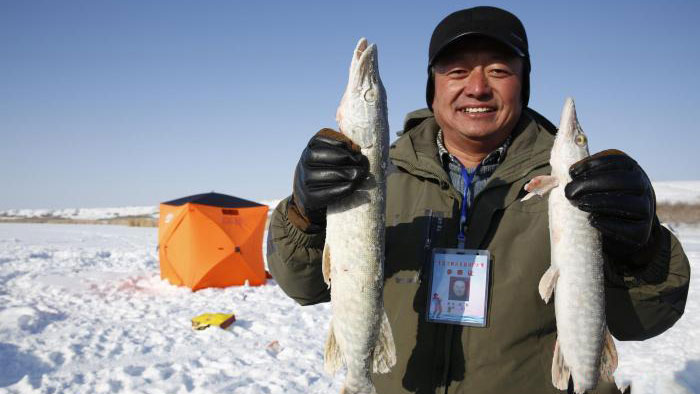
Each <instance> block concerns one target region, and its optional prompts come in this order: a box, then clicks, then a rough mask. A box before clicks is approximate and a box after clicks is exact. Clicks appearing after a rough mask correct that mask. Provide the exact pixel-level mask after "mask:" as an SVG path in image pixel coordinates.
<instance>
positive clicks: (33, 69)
mask: <svg viewBox="0 0 700 394" xmlns="http://www.w3.org/2000/svg"><path fill="white" fill-rule="evenodd" d="M477 4H486V5H496V6H500V7H503V8H506V9H508V10H510V11H512V12H513V13H515V14H516V15H518V16H519V17H520V18H521V20H522V21H523V23H524V24H525V28H526V30H527V33H528V38H529V42H530V52H531V57H532V68H533V71H532V74H531V85H532V88H531V99H530V106H531V107H532V108H534V109H536V110H538V111H539V112H541V113H542V114H544V115H545V116H547V117H548V118H549V119H550V120H552V121H553V122H554V123H555V124H557V123H558V122H559V113H560V110H561V106H562V104H563V102H564V98H565V97H566V96H573V97H574V98H575V100H576V104H577V110H578V114H579V119H580V121H581V124H582V126H583V129H584V130H585V131H586V133H587V134H588V137H589V140H590V143H591V148H592V150H593V151H598V150H601V149H605V148H618V149H622V150H624V151H626V152H627V153H628V154H630V155H631V156H632V157H634V158H635V159H637V160H638V161H639V162H640V164H641V165H642V166H643V167H644V168H645V170H646V171H647V173H648V174H649V175H650V177H651V178H652V180H687V179H696V180H697V179H700V159H699V158H698V155H699V154H698V147H700V136H699V134H700V132H699V130H698V125H697V121H696V115H697V113H698V111H700V110H699V109H698V108H697V107H698V105H699V104H700V100H699V99H700V73H699V72H698V71H697V70H698V66H699V65H700V45H699V44H698V41H697V40H698V37H700V27H698V26H699V24H698V23H697V21H696V19H697V15H698V14H700V2H697V1H664V2H661V1H656V2H651V1H616V2H604V1H580V2H553V1H527V2H525V1H521V2H512V3H507V2H483V3H473V2H465V1H461V2H457V1H439V2H433V1H431V2H429V1H425V2H406V1H383V2H375V1H352V2H351V1H343V2H331V1H301V0H300V1H294V2H291V1H279V2H270V1H261V2H242V1H241V2H234V1H61V2H58V1H19V0H16V1H10V0H8V1H3V2H0V141H2V142H1V143H0V185H2V193H0V209H8V208H60V207H105V206H122V205H155V204H158V203H159V202H161V201H167V200H171V199H175V198H178V197H182V196H185V195H189V194H195V193H201V192H206V191H211V190H214V191H217V192H221V193H228V194H233V195H237V196H239V197H243V198H248V199H253V200H260V199H273V198H281V197H284V196H285V195H287V194H288V193H289V191H290V190H291V182H292V174H293V171H294V166H295V164H296V161H297V160H298V157H299V153H300V152H301V150H302V149H303V147H304V145H305V143H306V142H307V141H308V139H309V138H310V136H311V135H313V134H314V133H315V132H316V131H317V130H318V129H320V128H321V127H335V120H334V116H335V110H336V107H337V104H338V102H339V99H340V96H341V95H342V91H343V89H344V87H345V83H346V80H347V69H348V65H349V60H350V55H351V52H352V50H353V48H354V46H355V43H356V41H357V39H358V38H360V37H362V36H364V37H367V38H368V39H369V40H370V42H376V43H377V45H378V48H379V66H380V72H381V75H382V79H383V81H384V84H385V87H386V90H387V94H388V101H389V117H390V125H391V129H392V134H393V132H395V131H397V130H400V129H401V128H402V121H403V117H404V115H405V114H406V113H407V112H408V111H411V110H413V109H417V108H420V107H424V106H425V102H424V97H425V92H424V89H425V74H426V71H425V69H426V58H427V46H428V42H429V39H430V34H431V32H432V30H433V28H434V27H435V25H436V24H437V23H438V22H439V21H440V20H441V19H442V18H443V17H444V16H446V15H447V14H449V13H450V12H452V11H456V10H459V9H461V8H465V7H467V6H471V5H477Z"/></svg>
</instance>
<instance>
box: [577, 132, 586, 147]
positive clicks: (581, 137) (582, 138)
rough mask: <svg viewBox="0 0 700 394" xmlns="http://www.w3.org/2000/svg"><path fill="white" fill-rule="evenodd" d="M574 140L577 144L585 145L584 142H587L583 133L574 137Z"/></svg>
mask: <svg viewBox="0 0 700 394" xmlns="http://www.w3.org/2000/svg"><path fill="white" fill-rule="evenodd" d="M574 142H575V143H576V145H578V146H586V143H587V142H588V139H587V138H586V136H585V135H584V134H579V135H577V136H576V137H575V138H574Z"/></svg>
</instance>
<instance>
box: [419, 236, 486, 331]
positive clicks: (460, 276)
mask: <svg viewBox="0 0 700 394" xmlns="http://www.w3.org/2000/svg"><path fill="white" fill-rule="evenodd" d="M431 262H432V264H431V266H432V267H431V270H430V282H429V288H430V293H429V294H428V309H427V311H428V313H427V314H426V316H427V320H428V321H429V322H434V323H448V324H460V325H463V326H476V327H485V326H486V315H487V314H486V308H487V306H488V293H489V286H488V284H489V269H490V264H491V260H490V253H489V251H488V250H470V249H441V248H436V249H433V252H432V258H431Z"/></svg>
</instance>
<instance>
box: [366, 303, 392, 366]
mask: <svg viewBox="0 0 700 394" xmlns="http://www.w3.org/2000/svg"><path fill="white" fill-rule="evenodd" d="M372 353H373V358H372V370H373V371H374V372H376V373H387V372H389V370H390V369H391V367H393V366H394V365H395V364H396V346H395V345H394V335H393V334H392V333H391V325H390V324H389V318H388V317H387V316H386V312H385V311H384V310H382V318H381V323H380V326H379V337H378V338H377V344H376V345H375V346H374V350H373V352H372Z"/></svg>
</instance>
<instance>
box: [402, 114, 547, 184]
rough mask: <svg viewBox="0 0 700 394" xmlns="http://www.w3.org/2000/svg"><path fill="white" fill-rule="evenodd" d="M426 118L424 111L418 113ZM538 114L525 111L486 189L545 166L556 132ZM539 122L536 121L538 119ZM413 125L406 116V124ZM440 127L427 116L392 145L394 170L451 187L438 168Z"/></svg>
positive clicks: (506, 182)
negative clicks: (396, 168) (403, 171)
mask: <svg viewBox="0 0 700 394" xmlns="http://www.w3.org/2000/svg"><path fill="white" fill-rule="evenodd" d="M419 113H420V114H421V115H422V116H425V115H428V114H430V113H426V112H425V111H422V112H419ZM538 118H541V115H539V114H537V113H536V112H535V111H533V110H531V109H529V108H526V109H525V110H524V111H523V113H522V115H521V117H520V120H519V121H518V124H517V125H516V127H515V129H514V131H513V142H512V144H511V146H510V147H509V148H508V152H507V153H506V158H505V160H503V162H502V163H501V164H500V165H499V166H498V168H497V169H496V172H495V173H494V174H493V175H492V176H491V179H490V180H489V182H488V184H487V185H486V188H485V189H484V190H486V189H489V188H492V187H498V186H501V185H507V184H511V183H513V182H515V181H517V180H519V179H521V178H523V177H525V176H526V175H527V174H528V173H529V172H530V171H532V170H533V169H535V168H538V167H542V166H546V165H547V163H548V162H549V153H550V150H551V148H552V143H553V141H554V134H555V132H556V130H554V129H553V127H552V126H551V124H548V122H547V124H541V123H545V122H546V121H545V122H539V123H538V122H537V121H536V119H538ZM538 120H539V119H538ZM409 122H412V123H413V124H415V123H416V120H415V119H414V118H412V117H411V114H409V115H408V116H407V121H406V123H407V124H408V123H409ZM439 129H440V128H439V126H438V125H437V123H436V122H435V117H434V116H432V115H428V116H426V117H425V118H424V119H423V120H422V122H420V123H418V125H417V126H415V127H413V128H411V129H410V130H407V132H405V133H404V134H403V135H402V136H401V138H399V139H398V140H397V141H396V142H395V143H394V144H392V146H391V150H390V153H389V157H390V158H391V160H392V161H393V162H394V164H395V165H396V166H397V167H400V168H403V169H404V170H405V171H408V172H409V173H411V174H414V175H417V176H421V177H424V178H430V179H434V180H437V181H438V182H440V183H441V184H443V183H444V184H448V185H449V184H450V180H449V176H448V175H447V173H446V172H445V170H444V169H443V167H442V166H441V164H440V162H439V158H438V148H437V145H436V143H435V140H436V138H437V133H438V131H439Z"/></svg>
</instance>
